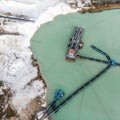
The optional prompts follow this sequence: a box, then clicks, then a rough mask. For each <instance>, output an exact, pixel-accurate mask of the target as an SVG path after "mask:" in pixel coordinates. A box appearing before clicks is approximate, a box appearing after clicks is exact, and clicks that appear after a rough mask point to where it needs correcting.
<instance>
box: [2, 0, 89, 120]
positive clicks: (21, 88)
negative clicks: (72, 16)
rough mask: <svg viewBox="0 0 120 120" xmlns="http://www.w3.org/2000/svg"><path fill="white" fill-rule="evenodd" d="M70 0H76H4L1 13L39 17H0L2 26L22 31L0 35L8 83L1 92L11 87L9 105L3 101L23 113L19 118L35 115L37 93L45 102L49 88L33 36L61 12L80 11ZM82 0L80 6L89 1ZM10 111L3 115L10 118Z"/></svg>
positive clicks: (18, 113) (3, 79)
mask: <svg viewBox="0 0 120 120" xmlns="http://www.w3.org/2000/svg"><path fill="white" fill-rule="evenodd" d="M66 2H67V3H73V2H74V0H65V2H64V1H63V0H62V1H61V0H36V1H34V0H27V1H24V0H1V1H0V11H1V13H6V12H9V13H12V14H21V15H27V16H29V17H31V18H33V19H35V22H34V23H31V22H21V21H15V20H10V21H9V20H7V19H6V20H5V19H3V18H1V19H0V21H1V26H0V27H1V28H4V29H5V30H7V31H9V32H11V31H12V32H13V31H14V32H18V33H19V34H20V35H1V36H0V71H1V72H0V79H1V80H2V82H3V83H4V87H3V86H1V87H0V95H4V92H3V91H4V89H10V94H11V96H10V98H9V100H8V101H7V103H6V105H4V104H3V105H4V106H2V107H5V109H7V106H9V105H10V106H11V108H12V109H13V110H14V111H16V114H17V115H18V116H19V117H18V118H16V117H15V118H14V119H15V120H17V119H20V120H23V119H24V120H30V119H31V117H30V115H32V114H33V110H36V109H35V108H34V104H32V105H33V106H32V107H31V106H29V104H30V103H31V101H34V99H36V98H37V97H40V99H41V100H40V101H43V102H44V103H45V99H46V88H45V84H44V82H43V79H42V78H41V77H40V76H39V75H38V66H34V64H33V63H34V60H33V59H32V52H31V50H30V49H29V47H30V40H31V38H32V36H33V34H34V33H35V31H36V30H37V29H38V28H39V27H40V25H41V24H44V23H46V22H48V21H51V20H53V19H54V17H55V16H57V15H60V14H67V13H72V12H76V11H77V9H73V8H71V7H70V6H69V4H67V3H66ZM78 3H79V7H83V6H84V4H85V3H84V4H82V3H81V2H78ZM87 3H89V0H88V1H87ZM41 104H42V103H41ZM41 104H40V105H41ZM33 108H34V109H33ZM5 109H3V111H5ZM27 110H29V111H30V112H28V111H27ZM26 111H27V112H26ZM31 111H32V112H31ZM3 113H4V112H3ZM6 114H7V113H6ZM6 114H3V115H0V119H3V120H7V117H6V116H7V115H6ZM28 114H30V115H28ZM8 119H10V118H8Z"/></svg>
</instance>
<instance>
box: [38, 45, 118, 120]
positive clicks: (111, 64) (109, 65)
mask: <svg viewBox="0 0 120 120" xmlns="http://www.w3.org/2000/svg"><path fill="white" fill-rule="evenodd" d="M91 47H92V48H93V49H94V50H96V51H97V52H99V53H101V54H102V55H104V56H105V57H106V58H107V60H108V61H107V62H108V64H107V66H106V67H105V68H104V69H103V70H102V71H100V72H99V73H98V74H97V75H96V76H94V77H93V78H91V79H90V80H89V81H87V82H86V83H84V84H83V85H82V86H80V87H79V88H78V89H76V90H75V91H74V92H73V93H72V94H71V95H69V96H68V97H67V98H66V99H65V100H64V101H62V102H61V103H60V104H59V105H58V106H56V108H55V109H53V110H52V111H50V112H48V113H46V114H44V116H42V118H41V119H40V120H43V119H44V118H46V117H49V116H51V115H52V114H54V113H56V112H58V111H59V110H60V109H61V108H62V107H63V106H64V105H65V104H66V103H68V102H69V101H70V100H71V99H72V98H74V97H75V96H76V95H77V94H79V92H81V91H83V90H84V89H85V88H87V87H88V86H90V85H91V84H93V83H94V82H95V81H96V80H97V79H98V78H99V77H101V76H102V75H103V74H105V73H106V72H107V71H108V70H109V69H110V68H111V66H114V65H116V62H115V61H113V60H111V58H110V57H109V55H108V54H107V53H105V52H103V51H102V50H100V49H98V48H96V47H95V46H91Z"/></svg>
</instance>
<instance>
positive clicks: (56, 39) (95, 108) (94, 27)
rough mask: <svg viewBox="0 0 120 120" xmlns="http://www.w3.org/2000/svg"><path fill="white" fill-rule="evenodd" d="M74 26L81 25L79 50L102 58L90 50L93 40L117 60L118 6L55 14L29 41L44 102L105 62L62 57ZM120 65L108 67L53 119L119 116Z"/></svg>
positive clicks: (118, 119)
mask: <svg viewBox="0 0 120 120" xmlns="http://www.w3.org/2000/svg"><path fill="white" fill-rule="evenodd" d="M74 26H81V27H83V28H84V30H85V31H84V35H83V38H82V40H83V42H84V47H83V49H82V50H80V51H79V54H81V55H85V56H90V57H95V58H101V59H105V57H103V56H101V55H100V54H99V53H97V52H95V51H93V50H92V49H91V48H90V45H91V44H93V45H95V46H96V47H98V48H101V49H102V50H104V51H105V52H107V53H108V54H109V55H110V56H111V57H112V58H115V59H116V60H117V61H119V62H120V54H119V53H120V10H111V11H104V12H100V13H94V14H90V13H86V14H80V13H74V14H68V15H65V16H63V15H61V16H57V17H56V18H55V19H54V21H52V22H49V23H46V24H44V25H42V27H41V28H40V29H39V30H38V31H37V32H36V34H35V35H34V37H33V38H32V41H31V49H32V51H33V53H34V56H35V57H36V58H37V60H38V62H39V65H40V68H41V72H42V76H43V77H44V79H45V80H46V83H47V86H48V97H47V98H48V99H47V100H48V102H50V101H51V100H52V98H53V96H54V93H55V92H56V91H57V90H58V89H63V90H64V91H65V97H67V96H68V95H69V94H70V93H71V92H72V91H74V90H75V89H76V88H78V87H79V86H80V85H81V84H82V83H84V82H85V81H87V80H89V79H90V78H92V77H93V76H94V75H95V74H97V73H98V72H99V71H100V70H102V69H103V68H104V67H105V66H106V65H104V64H100V63H95V62H91V61H85V60H76V62H74V63H70V62H67V61H66V60H65V54H66V51H67V44H68V43H69V39H70V38H71V36H72V33H73V29H74ZM119 101H120V67H114V68H111V69H110V70H109V71H108V72H107V73H106V74H104V75H103V76H102V77H101V78H99V79H98V80H97V81H96V82H95V83H94V84H93V85H91V86H89V87H88V88H86V89H85V90H84V91H83V92H81V93H80V94H79V95H78V96H76V97H75V98H74V99H72V100H71V101H70V102H69V103H68V104H66V105H65V106H64V107H63V108H62V109H61V110H60V111H59V112H58V113H56V114H54V115H53V116H52V118H53V120H120V114H119V113H120V102H119Z"/></svg>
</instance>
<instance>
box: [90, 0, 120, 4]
mask: <svg viewBox="0 0 120 120" xmlns="http://www.w3.org/2000/svg"><path fill="white" fill-rule="evenodd" d="M92 1H93V2H97V3H101V4H105V3H120V0H92Z"/></svg>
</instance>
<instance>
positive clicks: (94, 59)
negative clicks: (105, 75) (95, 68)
mask: <svg viewBox="0 0 120 120" xmlns="http://www.w3.org/2000/svg"><path fill="white" fill-rule="evenodd" d="M78 58H79V59H84V60H91V61H95V62H100V63H103V64H108V63H109V62H108V61H106V60H101V59H97V58H91V57H86V56H82V55H78ZM116 66H120V63H116Z"/></svg>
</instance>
